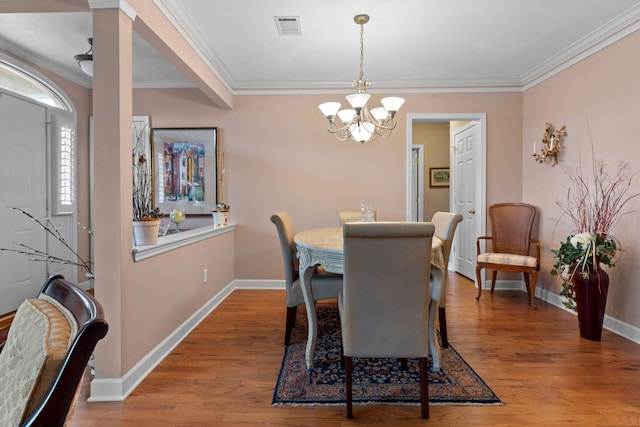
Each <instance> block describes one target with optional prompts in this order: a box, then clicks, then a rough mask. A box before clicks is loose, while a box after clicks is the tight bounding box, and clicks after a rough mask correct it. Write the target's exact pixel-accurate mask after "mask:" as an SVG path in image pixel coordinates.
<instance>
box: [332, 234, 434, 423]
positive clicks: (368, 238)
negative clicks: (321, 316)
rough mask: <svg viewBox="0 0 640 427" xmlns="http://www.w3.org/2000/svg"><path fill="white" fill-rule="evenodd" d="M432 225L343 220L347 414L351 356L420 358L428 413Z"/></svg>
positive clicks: (426, 415)
mask: <svg viewBox="0 0 640 427" xmlns="http://www.w3.org/2000/svg"><path fill="white" fill-rule="evenodd" d="M433 233H434V226H433V224H430V223H425V222H421V223H417V222H362V223H355V222H354V223H346V224H345V225H344V237H343V238H344V286H343V291H342V293H341V294H340V296H339V297H338V309H339V313H340V325H341V331H342V348H343V353H342V354H343V360H344V367H345V387H346V401H347V402H346V407H347V417H348V418H352V417H353V401H352V368H353V358H354V357H357V358H360V359H362V358H399V359H400V361H401V363H402V362H403V361H404V362H405V363H406V360H405V359H407V358H418V359H419V362H420V393H421V409H422V411H421V412H422V417H423V418H429V391H428V387H427V384H428V363H427V361H428V356H429V332H428V330H429V328H428V326H429V325H428V321H429V304H428V303H427V298H429V296H430V285H429V273H430V267H431V261H430V260H431V240H432V237H433Z"/></svg>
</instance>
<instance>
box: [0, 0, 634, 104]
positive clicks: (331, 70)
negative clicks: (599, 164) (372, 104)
mask: <svg viewBox="0 0 640 427" xmlns="http://www.w3.org/2000/svg"><path fill="white" fill-rule="evenodd" d="M158 2H159V0H156V3H158ZM160 2H161V3H164V5H165V7H166V13H168V14H170V15H172V17H171V19H172V20H173V21H174V22H176V23H177V25H179V26H181V27H182V31H184V32H186V33H187V34H188V37H189V38H190V41H191V43H192V44H193V45H194V46H195V47H196V48H197V49H198V51H200V52H201V54H202V55H203V56H204V57H205V60H206V61H207V62H208V63H209V64H211V66H212V67H214V69H215V70H216V73H217V74H218V75H219V76H220V77H221V78H222V79H223V80H224V81H225V82H226V83H227V85H228V87H229V88H230V89H231V90H232V91H233V92H235V93H244V92H248V93H250V92H257V91H264V90H270V91H284V90H298V91H314V90H335V89H344V88H348V87H349V86H350V83H351V81H352V80H353V79H355V78H357V77H358V74H359V55H360V52H359V50H360V46H359V43H360V34H359V31H360V29H359V27H358V25H356V24H355V23H354V22H353V16H354V15H356V14H359V13H366V14H368V15H370V17H371V20H370V22H369V23H368V24H366V25H365V26H364V74H365V75H364V77H370V78H371V79H372V86H371V88H372V91H375V89H384V88H393V89H397V90H402V89H404V88H406V89H407V90H409V89H412V90H416V89H424V90H438V89H439V88H448V89H451V88H461V87H471V88H476V87H482V88H495V87H503V88H513V89H518V88H522V87H526V86H527V85H530V84H532V83H535V82H536V81H537V80H538V79H540V78H543V77H544V76H545V74H546V73H549V72H553V70H557V69H559V68H562V66H563V65H566V64H567V63H571V62H574V61H576V60H578V59H580V58H582V57H584V55H586V54H588V53H589V52H590V51H592V50H593V49H594V47H597V46H598V45H599V44H600V45H602V44H606V43H609V42H611V41H612V40H616V39H617V38H619V37H620V36H623V35H625V34H628V33H629V32H631V31H635V30H636V29H637V28H639V26H640V24H639V22H640V1H638V0H455V1H453V0H395V1H393V2H391V1H388V0H384V1H383V0H367V1H364V0H323V1H314V2H312V1H310V0H306V1H302V0H216V1H203V0H162V1H160ZM1 12H3V10H2V2H1V1H0V48H3V49H6V50H7V51H9V52H11V53H14V54H16V55H19V56H20V57H23V58H25V59H27V60H30V61H32V62H35V63H36V64H38V65H42V66H44V67H46V68H48V69H50V70H51V71H54V72H56V73H58V74H61V75H63V76H65V77H67V78H69V79H71V80H73V81H76V82H78V83H81V84H84V85H86V86H90V85H91V80H90V79H89V78H88V77H87V76H85V75H84V74H82V72H81V71H80V69H79V67H78V66H77V64H76V63H75V61H74V59H73V56H74V55H76V54H79V53H84V52H85V51H87V49H88V47H89V45H88V43H87V38H88V37H91V35H92V28H91V27H92V19H91V14H90V13H89V12H86V13H82V12H73V13H48V14H33V13H21V14H16V13H1ZM274 16H297V17H299V20H300V29H301V35H279V34H278V31H277V28H276V24H275V21H274ZM133 71H134V77H133V78H134V86H136V87H184V86H190V85H191V84H190V82H189V81H188V80H187V79H186V78H185V77H184V76H182V75H181V74H180V73H179V72H178V71H177V70H176V69H175V68H174V67H173V66H172V65H170V64H169V63H168V62H167V61H166V60H165V59H164V58H163V57H162V56H161V55H160V54H158V53H157V52H155V51H154V50H153V49H152V48H151V47H150V46H149V45H148V44H147V43H146V42H145V41H144V40H143V39H142V38H141V37H139V36H134V70H133Z"/></svg>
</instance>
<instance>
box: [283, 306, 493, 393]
mask: <svg viewBox="0 0 640 427" xmlns="http://www.w3.org/2000/svg"><path fill="white" fill-rule="evenodd" d="M306 320H307V319H306V312H305V310H304V309H303V307H300V308H299V309H298V317H297V319H296V328H295V330H294V334H293V337H292V340H291V342H292V344H290V345H288V346H287V348H286V350H285V354H284V359H283V361H282V367H281V369H280V375H279V377H278V382H277V384H276V388H275V391H274V393H273V405H274V406H281V405H303V406H305V405H306V406H314V405H344V404H345V395H344V392H345V390H344V371H343V370H341V369H340V351H341V345H340V340H341V337H340V328H339V324H338V315H337V308H336V307H335V306H326V305H320V306H318V341H317V344H316V351H315V360H314V365H315V368H314V369H313V370H312V372H311V382H309V381H308V380H307V372H306V371H307V370H306V364H305V355H304V353H305V345H306V334H307V321H306ZM440 364H441V369H440V372H433V370H432V368H431V361H429V402H430V404H431V405H500V404H502V402H501V401H500V399H498V396H496V395H495V393H493V391H491V389H490V388H489V387H488V386H487V385H486V384H485V382H484V381H483V380H482V378H480V377H479V376H478V374H476V373H475V372H474V371H473V369H472V368H471V367H470V366H469V365H468V364H467V363H466V362H465V361H464V359H462V357H460V355H459V354H458V353H457V352H456V351H455V350H454V349H453V348H452V347H451V344H449V347H448V348H447V349H443V350H442V358H441V363H440ZM353 369H354V371H353V402H354V404H360V405H363V404H377V403H388V404H391V403H393V404H406V405H413V404H415V405H419V404H420V387H419V381H420V374H419V371H418V369H419V363H418V360H417V359H409V361H408V367H407V369H406V370H403V369H402V368H401V367H400V362H399V360H397V359H357V358H356V359H354V361H353Z"/></svg>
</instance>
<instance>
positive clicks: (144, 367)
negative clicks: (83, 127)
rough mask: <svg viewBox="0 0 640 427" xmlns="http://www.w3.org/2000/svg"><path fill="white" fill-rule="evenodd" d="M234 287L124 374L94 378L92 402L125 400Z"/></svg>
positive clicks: (223, 292) (193, 316)
mask: <svg viewBox="0 0 640 427" xmlns="http://www.w3.org/2000/svg"><path fill="white" fill-rule="evenodd" d="M234 289H235V283H234V282H231V283H230V284H228V285H227V286H225V287H224V288H223V289H222V290H221V291H220V292H218V293H217V294H216V295H215V296H214V297H213V298H211V299H210V300H209V301H208V302H207V303H206V304H204V305H203V306H202V307H201V308H200V309H199V310H197V311H196V312H195V313H193V315H191V317H189V318H188V319H187V320H185V322H184V323H183V324H182V325H180V326H179V327H178V328H177V329H176V330H175V331H173V332H172V333H171V334H170V335H169V336H167V338H165V339H164V340H163V341H162V342H161V343H160V344H158V345H157V346H156V347H155V348H154V349H153V350H151V351H150V352H149V353H147V355H146V356H145V357H143V358H142V359H141V360H140V361H139V362H138V363H136V365H135V366H134V367H133V368H131V369H130V370H129V372H127V373H126V374H125V375H124V376H123V377H122V378H95V379H94V380H93V381H91V396H90V397H89V399H88V401H89V402H108V401H122V400H125V399H126V398H127V396H129V394H131V392H132V391H133V390H134V389H135V388H136V387H137V386H138V384H140V383H141V382H142V380H144V379H145V378H146V377H147V375H149V374H150V373H151V372H152V371H153V369H154V368H155V367H156V366H158V364H159V363H160V362H161V361H162V360H163V359H164V358H165V357H167V356H168V355H169V354H170V353H171V352H172V351H173V349H174V348H176V346H177V345H178V344H180V343H181V342H182V340H183V339H184V338H186V337H187V335H189V334H190V333H191V331H193V330H194V329H195V327H196V326H198V325H199V324H200V322H202V321H203V320H204V319H205V318H206V317H207V316H208V315H209V314H210V313H211V312H212V311H213V310H214V309H215V308H216V307H218V305H220V303H221V302H222V301H224V300H225V299H226V298H227V297H228V296H229V294H231V292H233V290H234Z"/></svg>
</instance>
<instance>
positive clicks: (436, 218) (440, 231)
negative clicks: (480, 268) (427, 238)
mask: <svg viewBox="0 0 640 427" xmlns="http://www.w3.org/2000/svg"><path fill="white" fill-rule="evenodd" d="M460 221H462V215H460V214H458V213H451V212H436V213H435V214H433V217H432V218H431V223H432V224H433V225H434V226H435V232H434V236H435V237H437V238H438V239H440V240H442V264H443V267H444V270H442V271H441V270H440V269H438V268H435V267H434V266H433V265H432V266H431V277H432V278H433V280H432V281H431V304H430V307H429V322H431V323H433V322H435V320H436V309H437V310H438V319H439V324H440V338H441V339H442V348H447V347H448V346H449V337H448V335H447V314H446V302H447V273H448V270H449V256H450V255H451V247H452V246H453V236H454V234H455V232H456V228H457V227H458V223H460ZM431 330H434V328H431ZM431 343H436V344H437V342H436V341H435V337H434V338H433V340H432V341H431Z"/></svg>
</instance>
